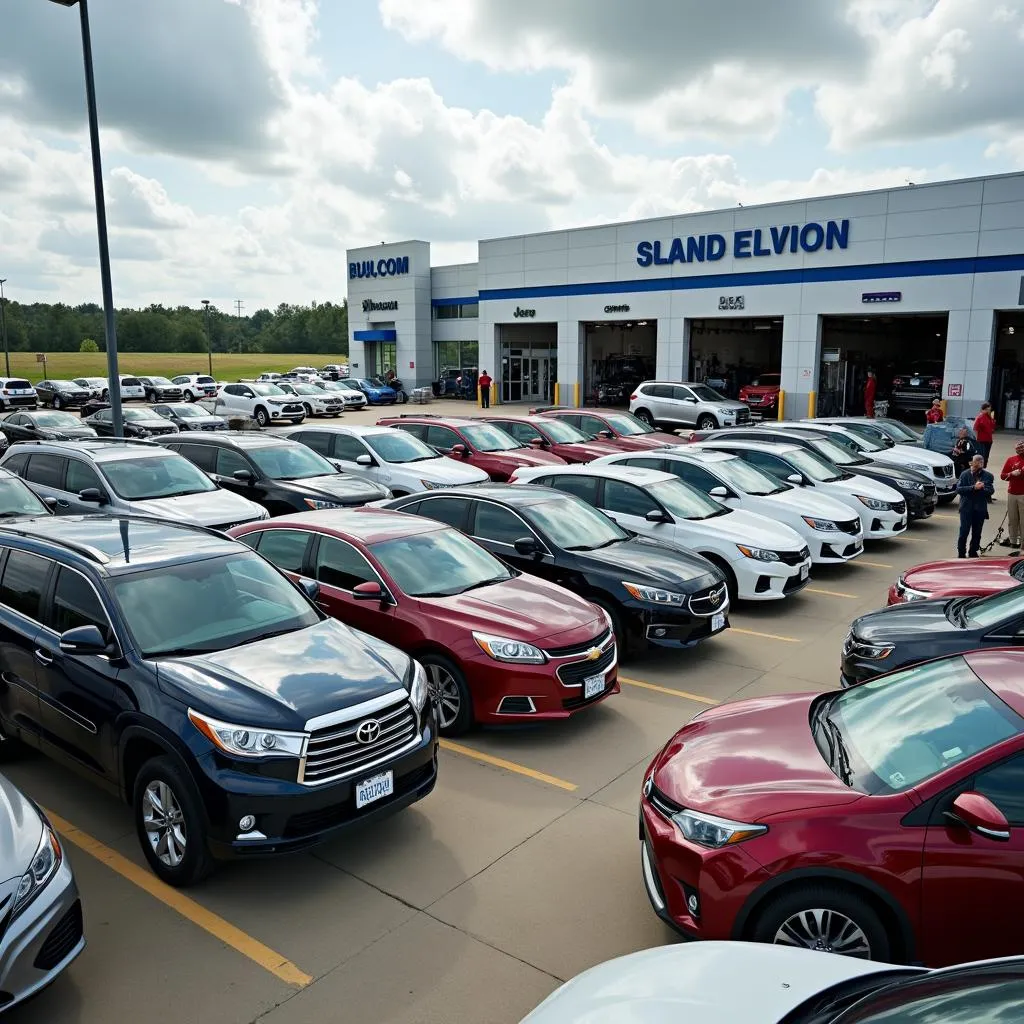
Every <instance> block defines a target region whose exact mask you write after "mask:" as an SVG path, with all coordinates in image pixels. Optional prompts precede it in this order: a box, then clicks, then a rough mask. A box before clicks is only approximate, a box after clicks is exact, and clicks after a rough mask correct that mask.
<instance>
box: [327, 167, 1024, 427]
mask: <svg viewBox="0 0 1024 1024" xmlns="http://www.w3.org/2000/svg"><path fill="white" fill-rule="evenodd" d="M478 251H479V261H478V262H477V263H473V264H462V265H458V266H445V267H431V265H430V244H429V242H422V241H409V242H400V243H394V244H386V245H380V246H373V247H369V248H365V249H353V250H350V251H349V252H348V258H347V274H348V297H349V325H350V326H349V330H350V332H351V333H350V338H349V344H350V359H351V362H352V368H353V369H352V372H353V375H354V376H357V377H358V376H370V375H373V374H376V373H383V372H385V371H386V370H388V369H392V370H394V371H395V373H396V374H397V375H398V377H400V378H401V379H402V381H403V383H404V384H405V386H406V388H407V389H408V388H410V387H411V386H426V385H429V384H431V383H434V382H438V381H440V380H441V379H442V378H444V379H446V380H449V381H454V380H455V378H456V377H458V376H459V375H460V374H463V371H466V372H465V376H466V377H467V379H468V378H470V377H471V376H472V374H475V372H476V371H477V369H478V368H479V369H486V370H488V371H489V373H490V374H491V376H492V377H493V378H494V381H495V387H496V392H497V398H498V400H499V401H503V402H520V401H521V402H529V403H533V404H537V403H542V402H550V401H554V400H556V398H557V400H558V401H560V402H561V403H562V404H565V405H570V404H586V403H588V402H591V401H594V400H596V397H597V394H598V390H599V388H600V387H601V385H603V384H608V383H610V382H615V381H620V382H621V381H625V382H626V385H627V388H626V394H627V396H628V391H629V384H630V382H635V381H636V380H639V379H644V378H650V377H657V378H659V379H663V380H708V381H709V382H711V383H713V384H714V386H716V387H717V388H718V389H719V390H724V391H726V392H727V393H728V394H729V395H730V397H735V393H736V392H737V391H738V388H739V387H740V386H742V385H743V384H746V383H749V382H750V381H751V380H752V379H754V378H755V377H757V376H758V375H759V374H765V373H781V381H782V387H783V389H784V391H785V415H786V416H787V417H790V418H797V417H800V416H806V415H807V414H808V409H809V408H810V407H811V403H813V406H814V407H815V408H816V410H817V411H818V413H819V414H821V415H825V414H827V413H828V414H841V413H844V412H845V413H848V414H859V413H861V412H862V408H863V401H862V397H861V396H862V394H863V382H864V379H865V376H866V373H867V371H868V370H869V369H870V370H874V371H875V373H876V375H877V377H878V394H879V397H880V398H884V397H885V396H886V394H887V393H888V391H889V389H890V388H891V386H892V383H893V380H894V378H895V377H897V376H899V375H903V376H904V378H906V377H907V376H908V375H917V376H918V377H924V378H927V379H929V380H930V379H934V384H935V388H936V391H938V388H939V379H940V378H941V392H942V396H943V398H944V399H946V400H947V403H948V411H949V412H950V414H964V415H967V414H970V415H972V416H973V415H974V413H976V411H977V409H978V407H979V405H980V403H981V402H983V401H986V400H992V401H993V402H995V403H996V405H997V409H998V410H999V411H1000V413H1001V414H1002V412H1003V408H1004V396H1006V395H1010V396H1014V395H1016V396H1017V397H1019V392H1018V390H1017V389H1018V388H1019V387H1021V386H1024V174H1010V175H998V176H991V177H985V178H972V179H968V180H962V181H952V182H944V183H939V184H933V185H907V186H906V187H903V188H897V189H889V190H885V191H876V192H861V193H854V194H850V195H844V196H833V197H829V198H824V199H809V200H800V201H797V202H787V203H777V204H772V205H768V206H754V207H738V208H736V209H731V210H724V211H719V212H711V213H693V214H686V215H683V216H678V217H666V218H658V219H653V220H642V221H633V222H630V223H624V224H610V225H606V226H601V227H587V228H579V229H576V230H568V231H550V232H544V233H542V234H534V235H518V236H515V237H511V238H498V239H489V240H486V241H481V242H480V243H479V250H478ZM450 386H451V387H454V385H453V384H452V385H450ZM1009 407H1010V409H1011V410H1012V409H1015V408H1017V406H1015V405H1014V404H1013V403H1012V402H1011V403H1010V406H1009ZM1000 418H1001V422H1002V415H1001V417H1000ZM1007 425H1009V426H1011V427H1014V426H1016V425H1017V424H1016V420H1015V419H1014V421H1013V422H1009V423H1008V424H1007ZM1021 425H1022V427H1024V422H1022V424H1021Z"/></svg>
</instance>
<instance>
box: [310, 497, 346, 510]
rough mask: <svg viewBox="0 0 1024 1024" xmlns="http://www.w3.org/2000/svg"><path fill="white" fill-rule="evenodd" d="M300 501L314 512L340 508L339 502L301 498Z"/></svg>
mask: <svg viewBox="0 0 1024 1024" xmlns="http://www.w3.org/2000/svg"><path fill="white" fill-rule="evenodd" d="M302 500H303V501H304V502H305V504H306V505H307V506H308V507H309V508H311V509H313V510H314V511H318V510H320V509H324V508H341V502H340V501H324V500H322V499H321V498H303V499H302Z"/></svg>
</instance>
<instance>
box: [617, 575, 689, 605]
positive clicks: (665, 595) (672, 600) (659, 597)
mask: <svg viewBox="0 0 1024 1024" xmlns="http://www.w3.org/2000/svg"><path fill="white" fill-rule="evenodd" d="M622 585H623V586H624V587H625V588H626V590H627V591H628V593H629V594H630V596H632V597H634V598H636V600H637V601H644V602H646V603H647V604H671V605H678V606H682V605H684V604H686V594H677V593H676V592H675V591H673V590H659V589H658V588H657V587H645V586H643V585H641V584H639V583H627V582H626V581H625V580H623V581H622Z"/></svg>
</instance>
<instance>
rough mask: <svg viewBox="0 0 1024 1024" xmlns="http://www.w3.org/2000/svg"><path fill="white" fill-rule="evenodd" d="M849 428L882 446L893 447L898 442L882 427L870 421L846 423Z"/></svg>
mask: <svg viewBox="0 0 1024 1024" xmlns="http://www.w3.org/2000/svg"><path fill="white" fill-rule="evenodd" d="M843 426H844V427H846V429H847V430H852V431H853V432H854V433H855V434H856V435H857V436H858V437H864V438H867V439H868V440H869V441H873V442H874V443H875V444H877V445H878V446H879V447H880V448H892V447H893V446H894V445H895V444H896V442H895V441H894V440H893V439H892V438H891V437H890V436H889V435H888V434H887V433H886V432H885V431H884V430H882V428H881V427H876V426H873V425H872V424H870V423H844V424H843Z"/></svg>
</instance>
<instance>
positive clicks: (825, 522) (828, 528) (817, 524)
mask: <svg viewBox="0 0 1024 1024" xmlns="http://www.w3.org/2000/svg"><path fill="white" fill-rule="evenodd" d="M800 518H801V519H802V520H803V521H804V522H805V523H806V524H807V525H808V526H809V527H810V528H811V529H812V530H821V531H822V532H824V533H837V532H838V530H839V527H838V526H836V524H835V523H834V522H833V521H832V520H831V519H815V518H814V516H801V517H800Z"/></svg>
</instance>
